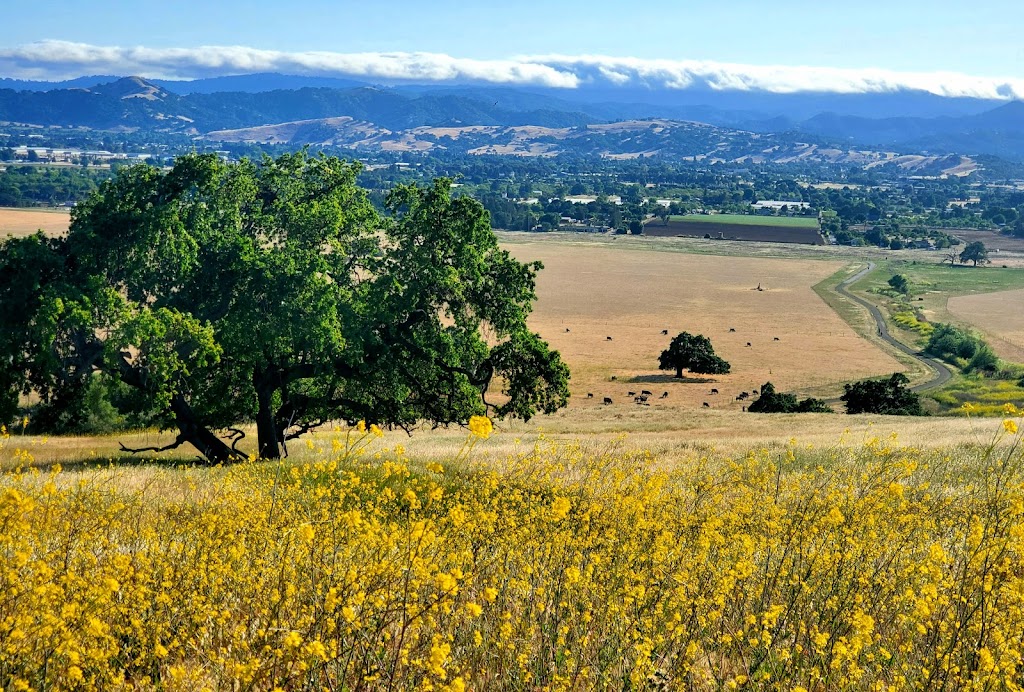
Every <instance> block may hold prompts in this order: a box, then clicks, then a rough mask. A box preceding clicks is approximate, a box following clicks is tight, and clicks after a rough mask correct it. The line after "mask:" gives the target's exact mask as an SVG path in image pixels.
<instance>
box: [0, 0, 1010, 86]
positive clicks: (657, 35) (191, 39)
mask: <svg viewBox="0 0 1024 692" xmlns="http://www.w3.org/2000/svg"><path fill="white" fill-rule="evenodd" d="M4 5H5V6H4V7H3V31H2V32H0V36H2V39H0V76H20V77H27V76H36V77H42V78H47V77H49V78H56V77H58V76H65V75H67V74H70V73H72V72H75V71H76V70H77V71H78V73H79V74H82V73H89V72H90V71H91V69H89V68H98V67H102V66H104V65H105V64H104V63H103V62H102V61H99V62H97V59H96V56H95V55H92V56H91V57H90V58H89V60H81V61H80V60H78V58H77V57H76V56H75V55H73V54H69V53H68V51H66V50H65V51H57V53H59V54H58V55H54V56H47V55H43V53H44V52H45V51H38V50H37V51H35V53H33V54H32V55H29V56H28V57H26V56H25V55H23V53H24V51H22V52H18V51H17V49H19V48H22V47H24V46H27V45H30V44H34V43H36V42H39V41H44V40H56V41H63V42H71V43H80V44H87V45H88V46H89V47H96V48H100V47H102V48H110V47H126V48H137V47H144V48H149V49H171V48H174V49H183V51H184V52H187V51H188V50H189V49H195V48H196V47H199V46H245V47H249V48H253V49H259V50H263V51H277V52H281V53H297V52H302V53H310V52H317V51H329V52H332V53H340V54H357V53H389V52H396V51H401V52H424V53H434V54H444V55H446V56H452V57H453V58H456V59H461V60H465V59H477V60H508V59H514V58H517V57H519V56H550V55H554V54H557V55H559V56H585V55H600V56H613V57H616V58H638V59H642V60H648V61H650V60H667V61H687V60H689V61H713V62H715V63H738V64H742V65H748V66H765V65H776V66H791V67H793V66H806V67H813V68H845V69H848V70H862V69H868V68H880V69H884V70H891V71H897V72H906V71H911V72H928V73H934V72H944V71H948V72H956V73H960V74H963V75H970V76H981V77H992V78H1002V79H1013V80H1024V41H1022V40H1021V38H1020V37H1021V36H1022V35H1024V2H1021V1H1020V0H1017V1H1016V2H1014V1H1011V0H990V1H983V2H974V3H969V2H966V1H964V0H960V1H957V2H954V1H951V0H931V2H925V1H923V0H887V1H881V0H861V1H860V2H829V1H828V0H818V1H814V2H807V1H802V2H796V1H793V0H777V1H776V2H772V3H765V2H753V1H752V0H716V1H715V2H703V1H702V2H687V1H685V0H683V1H680V2H672V3H669V2H651V1H649V2H616V3H612V2H608V1H607V0H588V1H586V2H585V1H583V0H570V1H568V2H539V1H535V0H518V1H517V2H505V3H500V4H499V3H493V2H468V1H465V0H431V1H430V2H424V1H417V2H412V1H407V0H398V1H391V2H366V1H363V2H351V1H343V2H338V1H333V2H332V1H328V0H292V1H290V2H282V1H280V0H275V1H274V2H268V1H266V0H255V1H254V0H248V1H243V0H205V1H204V2H198V1H196V0H174V1H168V0H131V1H128V0H92V1H91V2H84V1H82V0H38V1H36V2H31V1H28V0H14V1H13V2H7V3H4ZM65 47H66V46H65ZM93 53H95V51H93ZM136 57H138V56H136ZM179 57H180V56H179ZM111 59H112V60H115V59H120V58H111ZM169 59H170V58H168V57H167V53H166V52H164V53H161V55H160V57H159V60H160V61H162V62H159V64H160V65H164V66H165V65H166V64H167V61H168V60H169ZM90 61H91V62H90ZM308 62H309V61H306V62H304V63H303V65H308ZM215 63H216V61H213V63H211V62H210V61H207V62H206V63H204V67H203V71H202V72H203V74H211V73H213V72H216V71H217V65H216V64H215ZM244 64H245V63H244V61H242V62H238V61H235V62H231V63H230V64H229V65H228V66H226V67H222V70H221V71H225V72H238V71H239V70H240V69H241V67H240V65H241V66H242V67H244ZM275 64H276V63H275ZM176 65H177V66H176V67H175V68H174V69H175V70H177V71H178V72H179V73H183V72H186V71H188V69H192V68H185V67H182V65H181V64H176ZM137 66H138V67H139V69H143V68H145V69H148V70H151V71H154V70H158V68H157V67H153V63H151V62H146V61H142V60H140V61H138V63H137ZM79 68H80V69H79ZM160 69H161V70H162V71H163V72H164V73H165V74H164V75H155V74H153V75H150V76H168V69H166V68H160ZM303 69H307V68H303ZM307 71H316V70H315V69H307ZM324 71H325V72H327V73H334V72H336V71H337V69H336V67H330V68H328V69H325V70H324ZM58 73H60V74H58ZM177 76H190V75H185V74H179V75H177Z"/></svg>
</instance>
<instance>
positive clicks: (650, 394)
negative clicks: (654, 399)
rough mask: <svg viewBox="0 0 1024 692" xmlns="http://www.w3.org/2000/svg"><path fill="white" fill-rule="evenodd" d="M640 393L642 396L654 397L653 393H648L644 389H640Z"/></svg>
mask: <svg viewBox="0 0 1024 692" xmlns="http://www.w3.org/2000/svg"><path fill="white" fill-rule="evenodd" d="M640 393H641V394H643V395H644V396H654V392H649V391H647V390H646V389H641V390H640Z"/></svg>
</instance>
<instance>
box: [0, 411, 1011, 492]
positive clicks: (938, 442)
mask: <svg viewBox="0 0 1024 692" xmlns="http://www.w3.org/2000/svg"><path fill="white" fill-rule="evenodd" d="M993 429H995V428H994V427H993V422H992V421H990V420H982V421H973V420H970V419H966V418H940V417H927V418H909V417H899V416H847V415H843V414H835V415H829V414H786V415H781V414H772V415H760V414H753V413H741V412H740V411H714V410H712V411H705V410H699V409H698V410H684V409H679V408H670V407H650V408H643V407H639V406H629V407H625V406H623V407H608V408H605V407H575V408H570V409H567V410H564V411H560V412H558V413H556V414H555V415H552V416H540V417H538V418H535V419H533V420H532V421H530V422H529V423H523V422H515V421H498V422H497V424H496V427H495V435H494V436H493V437H491V438H490V439H489V440H487V441H486V442H481V443H480V444H479V445H478V446H477V447H476V449H475V450H474V452H473V457H474V459H477V460H479V461H481V462H489V463H497V462H500V461H502V460H504V459H507V458H508V457H509V456H510V455H512V454H515V453H517V452H521V451H522V450H523V449H525V448H528V447H529V446H532V445H533V444H534V443H535V442H537V441H538V440H540V439H546V440H552V441H556V442H569V443H576V442H579V443H580V444H581V445H582V446H583V448H585V449H587V450H589V451H593V452H602V451H606V450H608V449H610V448H611V447H613V446H615V447H617V448H620V449H621V450H623V451H627V452H635V451H639V450H648V451H650V452H651V454H652V455H653V457H654V458H655V459H656V460H657V461H658V462H659V464H664V465H666V466H669V467H674V466H677V465H679V464H684V463H687V462H690V461H693V460H694V459H696V458H699V457H702V456H712V457H720V456H731V457H741V456H743V455H744V454H745V453H746V452H747V451H748V450H750V449H760V448H767V449H773V450H775V449H780V448H782V447H784V446H785V445H787V444H788V443H789V442H790V441H791V440H794V439H795V440H797V442H798V443H799V444H800V445H801V446H806V445H811V446H812V447H814V448H823V447H832V446H835V445H838V444H841V443H846V444H857V443H862V442H865V441H867V440H870V439H871V438H876V437H877V438H880V439H882V440H884V441H888V440H891V439H892V436H893V435H894V434H895V436H896V437H895V439H896V441H897V442H898V443H899V444H901V445H909V446H913V447H917V448H922V449H937V448H940V447H941V448H949V449H953V448H956V447H957V446H959V445H962V444H980V445H983V444H985V443H987V442H988V441H989V440H990V438H991V434H992V430H993ZM247 431H248V433H249V437H248V438H247V440H246V442H248V443H250V444H248V445H247V444H242V445H241V446H240V447H241V448H242V449H246V450H249V449H251V445H252V444H254V443H255V429H253V428H251V427H250V428H247ZM339 435H341V436H343V433H339V432H336V431H334V430H332V429H330V428H324V429H322V430H320V431H319V432H316V433H314V434H312V435H310V436H307V437H305V438H303V439H301V440H293V441H291V442H289V444H288V451H289V459H290V460H292V461H308V460H312V459H317V458H320V457H321V456H322V454H323V451H324V450H330V448H331V440H332V439H334V438H336V437H338V436H339ZM467 437H468V433H467V431H466V430H465V429H463V428H460V427H451V428H447V429H443V428H442V429H438V430H430V429H429V428H424V429H422V430H416V431H414V432H413V434H412V435H411V436H406V435H405V434H404V433H402V432H400V431H393V432H389V433H388V434H387V437H386V438H385V440H384V442H385V446H394V445H402V446H403V447H404V448H405V450H406V452H407V454H408V455H409V457H410V458H412V459H415V460H416V461H417V462H421V463H426V462H429V461H431V460H437V461H444V460H446V459H447V460H450V459H452V458H454V457H455V456H456V455H457V454H458V452H459V450H461V449H462V447H463V445H464V444H465V443H466V440H467ZM173 439H174V435H173V434H171V433H156V432H144V433H131V434H120V435H112V436H96V437H59V438H57V437H38V436H31V435H27V436H21V435H18V434H15V435H13V436H12V437H11V438H10V439H9V440H7V442H6V443H5V444H4V446H3V447H2V448H0V470H9V469H11V468H13V467H15V466H17V465H19V464H20V463H23V462H20V461H19V458H18V455H17V454H16V450H18V449H24V450H27V451H28V452H29V453H30V454H31V456H32V458H33V460H34V461H33V462H32V464H31V465H33V466H39V467H43V468H46V467H51V466H53V465H55V464H60V465H61V466H63V467H65V469H67V470H74V469H79V468H93V469H95V468H96V467H101V468H102V467H105V466H108V465H109V464H110V463H111V462H113V463H114V464H115V465H124V464H134V463H139V464H143V466H141V467H140V468H137V469H134V470H133V472H132V476H133V479H134V481H133V482H137V483H140V484H146V483H153V482H155V483H158V484H161V483H163V482H171V481H170V480H169V479H167V478H166V477H165V476H164V475H163V471H160V470H159V469H158V468H157V467H158V466H159V465H163V464H166V465H168V466H171V465H174V464H176V463H182V462H188V463H191V462H193V461H195V460H196V459H197V455H196V452H195V450H194V449H192V448H191V447H188V446H183V447H181V448H179V449H177V450H174V451H171V452H164V453H161V454H152V453H148V454H146V455H143V456H142V457H141V458H137V459H136V458H134V457H132V456H130V455H128V454H126V453H124V452H122V451H120V448H119V444H120V443H124V444H125V446H127V447H144V446H159V445H165V444H168V443H170V442H171V441H173ZM151 464H156V466H154V465H151ZM175 487H177V486H176V485H175ZM175 492H177V491H175Z"/></svg>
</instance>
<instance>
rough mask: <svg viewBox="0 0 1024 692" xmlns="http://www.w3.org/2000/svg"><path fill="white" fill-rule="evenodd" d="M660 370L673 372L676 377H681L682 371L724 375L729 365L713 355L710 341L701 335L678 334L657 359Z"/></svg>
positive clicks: (713, 351)
mask: <svg viewBox="0 0 1024 692" xmlns="http://www.w3.org/2000/svg"><path fill="white" fill-rule="evenodd" d="M658 367H659V368H660V369H661V370H675V371H676V375H675V376H676V377H682V376H683V370H689V371H690V372H694V373H700V374H704V375H724V374H726V373H728V372H729V363H727V362H726V361H725V360H723V359H722V358H719V357H718V356H717V355H715V349H714V348H712V346H711V341H710V340H709V339H708V338H707V337H706V336H704V335H702V334H690V333H688V332H680V333H679V334H678V335H677V336H676V337H675V338H674V339H672V342H671V343H670V344H669V345H668V348H667V349H665V350H664V351H662V352H661V356H660V357H659V358H658Z"/></svg>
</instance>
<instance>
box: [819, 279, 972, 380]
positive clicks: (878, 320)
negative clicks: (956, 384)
mask: <svg viewBox="0 0 1024 692" xmlns="http://www.w3.org/2000/svg"><path fill="white" fill-rule="evenodd" d="M874 268H875V263H874V262H868V266H867V267H866V268H865V269H862V270H861V271H859V272H857V273H856V274H854V275H853V276H851V277H850V278H849V279H846V280H845V281H842V282H840V283H839V285H838V286H836V291H838V292H839V293H840V294H841V295H844V296H846V297H847V298H849V299H850V300H852V301H854V302H856V303H858V304H859V305H863V306H864V307H865V308H867V310H868V312H870V313H871V317H873V318H874V320H875V326H876V327H877V328H878V336H879V337H881V339H882V340H883V341H885V342H886V343H888V344H889V345H891V346H893V347H895V348H897V349H899V350H900V351H903V352H904V353H906V354H907V355H908V356H910V357H911V358H913V359H914V360H916V361H918V362H919V363H922V364H923V365H924V366H925V367H927V368H928V369H929V370H931V371H932V377H931V378H930V379H928V380H926V381H925V382H922V383H920V384H918V385H915V386H913V387H911V389H912V390H913V391H915V392H924V391H928V390H929V389H936V388H938V387H941V386H942V385H944V384H946V382H948V381H949V379H950V378H951V377H953V371H952V370H950V369H949V368H948V367H947V366H946V364H945V363H943V362H942V361H939V360H935V359H934V358H932V357H930V356H926V355H925V354H924V353H922V352H921V351H915V350H914V349H912V348H910V347H909V346H907V345H905V344H904V343H903V342H901V341H897V340H896V339H894V338H893V337H892V336H891V335H890V334H889V325H888V324H886V322H885V318H884V317H883V316H882V311H881V310H879V309H878V307H877V306H875V305H873V304H871V303H869V302H868V301H866V300H864V299H863V298H861V297H859V296H855V295H854V294H852V293H850V292H849V291H848V290H846V287H847V286H849V285H850V284H853V283H856V282H857V281H860V280H861V278H863V277H864V276H865V275H866V274H867V273H868V272H870V271H872V270H873V269H874Z"/></svg>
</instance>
